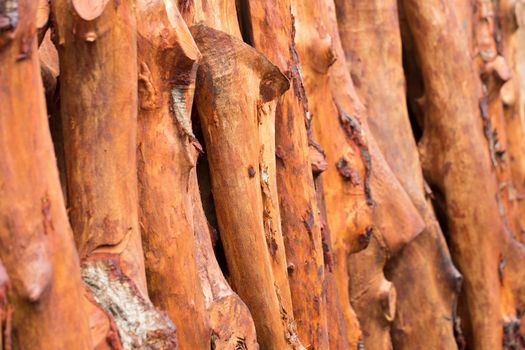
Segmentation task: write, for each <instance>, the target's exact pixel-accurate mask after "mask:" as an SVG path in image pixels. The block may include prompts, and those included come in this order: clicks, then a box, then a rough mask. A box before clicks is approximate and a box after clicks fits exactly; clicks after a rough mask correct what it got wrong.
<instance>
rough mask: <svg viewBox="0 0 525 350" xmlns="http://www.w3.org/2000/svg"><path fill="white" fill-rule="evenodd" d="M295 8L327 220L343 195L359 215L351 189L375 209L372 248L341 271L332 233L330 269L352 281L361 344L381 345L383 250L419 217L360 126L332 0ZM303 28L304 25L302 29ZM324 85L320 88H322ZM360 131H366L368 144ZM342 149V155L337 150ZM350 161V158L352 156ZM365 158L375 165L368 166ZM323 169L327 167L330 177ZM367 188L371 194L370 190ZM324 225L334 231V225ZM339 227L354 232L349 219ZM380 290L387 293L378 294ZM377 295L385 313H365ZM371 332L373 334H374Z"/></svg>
mask: <svg viewBox="0 0 525 350" xmlns="http://www.w3.org/2000/svg"><path fill="white" fill-rule="evenodd" d="M297 8H298V11H297V13H298V23H299V26H298V36H303V35H304V36H303V37H304V39H303V40H301V41H298V50H299V55H300V57H301V59H302V60H303V62H304V76H305V85H306V91H307V92H311V93H312V96H311V98H310V106H311V110H312V113H313V116H314V117H313V123H314V131H315V132H316V134H318V135H319V140H320V142H321V144H322V145H323V146H325V148H326V154H327V161H328V169H327V171H326V174H327V175H326V176H327V177H326V186H325V190H326V191H327V192H326V195H327V210H328V219H329V223H330V224H331V222H330V212H331V211H332V212H333V213H340V211H341V209H340V208H341V205H342V204H344V203H348V204H346V205H353V206H357V207H356V208H358V209H359V208H360V210H358V211H357V218H359V215H363V214H362V211H363V209H362V208H363V207H364V206H363V204H364V203H362V202H359V201H357V200H358V198H359V197H356V196H355V194H356V191H358V190H362V191H363V192H362V193H363V194H364V195H365V198H366V200H367V202H368V203H367V204H368V205H372V204H373V203H374V202H375V203H376V204H375V209H374V228H375V232H376V240H375V241H374V250H373V251H371V252H366V251H365V252H363V253H360V254H356V255H355V256H351V257H350V259H349V266H350V270H349V271H346V268H347V267H346V264H344V262H345V261H346V257H347V254H348V253H349V252H350V251H351V250H350V251H349V250H348V248H345V246H344V245H342V244H341V242H339V243H338V242H337V238H336V241H335V243H334V248H335V249H336V269H338V270H339V273H338V281H339V282H338V287H339V292H340V293H341V292H342V293H345V291H346V288H348V287H346V286H348V285H351V286H352V288H350V295H349V294H347V295H348V297H347V298H348V299H346V300H344V299H343V300H342V301H341V304H343V305H344V303H348V301H349V300H350V298H351V299H352V300H353V303H352V304H353V306H354V307H356V308H358V310H356V311H357V315H358V317H359V318H360V322H361V326H362V327H363V329H364V330H365V331H366V333H365V344H367V345H369V346H372V347H374V346H380V345H379V344H381V346H384V345H385V344H388V343H389V342H390V340H389V338H390V337H389V328H388V325H389V322H390V321H391V320H392V319H393V314H392V312H393V311H394V309H393V305H394V304H395V291H394V290H393V286H392V285H391V284H390V283H389V282H388V281H386V280H385V279H384V276H383V272H382V268H383V265H384V262H385V261H386V259H387V257H389V256H390V255H391V254H393V253H395V252H396V251H398V250H399V249H400V247H402V246H403V244H404V243H406V242H408V241H410V240H411V239H412V238H413V237H414V236H415V235H416V234H418V233H419V232H420V231H421V228H422V221H421V218H420V217H419V215H418V213H417V211H416V209H415V208H414V207H413V205H412V203H411V201H410V199H409V198H408V196H407V194H406V193H405V191H404V190H403V188H402V187H401V185H400V184H399V183H398V182H397V180H396V178H395V177H394V175H393V174H392V172H391V171H390V169H389V168H388V165H386V163H385V161H384V159H383V157H382V155H381V154H380V152H379V150H378V148H377V145H376V144H375V141H374V140H373V138H371V135H369V133H368V132H367V125H366V115H365V114H364V108H363V107H362V105H361V102H360V101H359V99H358V97H357V95H356V93H355V89H354V86H353V82H352V80H351V78H350V74H349V72H348V71H347V69H346V64H347V63H348V62H346V60H345V58H344V54H343V49H342V46H341V42H340V38H339V33H338V30H337V25H336V22H335V20H336V17H335V9H334V4H333V2H329V3H326V2H322V3H321V2H306V3H304V4H303V5H302V6H299V5H298V7H297ZM302 21H303V22H304V24H303V23H302ZM308 32H310V33H309V34H306V33H308ZM301 33H304V34H301ZM314 54H315V55H314ZM319 57H321V58H323V60H320V59H319ZM323 92H325V94H326V95H327V96H323V95H322V93H323ZM334 117H335V118H334ZM330 120H333V121H334V122H330ZM361 123H363V124H361ZM365 139H368V141H369V143H368V144H367V143H366V142H365ZM336 142H337V143H336ZM369 146H370V147H369ZM345 149H346V150H347V151H346V152H347V154H346V155H345V151H344V150H345ZM342 150H343V156H341V152H342ZM359 155H360V157H359ZM352 159H353V161H352V163H351V162H350V160H352ZM356 162H357V164H353V163H356ZM359 163H361V165H360V166H361V167H362V168H361V169H362V170H361V171H359V169H360V168H359ZM371 164H373V165H374V167H373V168H372V169H371V168H370V165H371ZM330 172H332V174H333V175H332V177H331V176H330ZM330 179H332V180H330ZM330 181H333V182H330ZM338 183H339V185H338V186H341V185H342V186H344V187H343V189H344V188H346V189H345V190H343V189H341V191H340V192H334V193H331V192H332V190H333V189H334V188H335V184H338ZM345 193H347V194H345ZM372 193H373V194H374V199H372V197H371V194H372ZM330 196H335V197H334V198H338V200H337V201H334V203H333V204H332V206H330V204H329V198H330ZM341 196H343V197H341ZM359 203H361V205H359ZM365 203H366V202H365ZM401 208H403V209H401ZM354 210H355V209H354ZM343 213H344V212H343ZM354 215H355V214H354ZM354 220H355V219H354ZM336 225H337V226H335V227H341V225H340V223H339V225H338V224H337V223H336ZM330 228H331V229H332V231H333V230H334V225H331V226H330ZM342 228H343V227H341V229H342ZM346 229H347V230H349V229H350V232H356V231H354V230H355V229H354V227H353V226H349V227H348V228H346ZM353 229H354V230H353ZM357 232H359V231H357ZM357 232H356V233H357ZM371 233H372V226H369V227H367V229H366V231H365V234H364V235H363V236H362V239H364V240H365V242H366V241H367V240H368V239H370V236H371ZM354 234H355V233H354ZM336 237H337V234H336ZM337 250H339V253H337ZM345 279H346V280H345ZM352 281H353V283H352ZM381 281H382V282H381ZM377 282H379V283H377ZM385 291H386V295H384V292H385ZM384 298H387V303H386V304H387V305H386V306H387V308H386V310H385V311H384V313H385V315H387V316H386V320H385V317H383V316H382V315H381V314H380V313H374V314H372V315H371V314H368V312H367V310H368V308H369V307H370V303H371V302H372V301H373V302H374V303H375V304H376V305H377V308H378V309H379V310H383V309H384V307H383V304H384V301H383V299H384ZM351 319H352V318H351V313H350V311H349V310H347V322H348V323H350V322H352V321H351ZM385 321H386V323H385ZM363 322H364V323H363ZM355 335H356V334H355V333H354V335H353V339H352V335H351V336H350V339H351V341H353V342H356V341H357V339H356V337H355ZM374 339H377V342H375V341H374Z"/></svg>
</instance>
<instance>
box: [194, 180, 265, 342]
mask: <svg viewBox="0 0 525 350" xmlns="http://www.w3.org/2000/svg"><path fill="white" fill-rule="evenodd" d="M190 192H191V193H192V203H193V224H194V230H195V238H196V241H197V253H196V258H197V267H198V269H199V277H200V281H201V286H202V290H203V292H204V297H205V300H206V308H207V312H208V315H209V322H210V327H211V331H212V339H211V344H212V345H211V346H212V349H217V350H220V349H238V348H239V349H248V350H252V349H253V350H256V349H258V344H257V336H256V334H255V325H254V323H253V319H252V316H251V314H250V311H249V310H248V307H247V306H246V305H245V304H244V302H243V301H242V300H241V298H239V296H238V295H237V294H235V293H234V292H233V290H232V289H231V287H230V285H229V284H228V282H227V281H226V279H225V278H224V276H223V274H222V272H221V268H220V267H219V264H218V263H217V259H216V258H215V255H214V252H213V247H212V243H211V238H210V237H211V234H210V228H209V225H208V222H207V220H206V216H205V215H204V209H203V208H202V202H201V197H200V195H199V188H198V184H197V174H196V171H195V170H192V174H191V175H190Z"/></svg>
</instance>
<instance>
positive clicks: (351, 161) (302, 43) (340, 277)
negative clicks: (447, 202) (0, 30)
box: [294, 1, 373, 349]
mask: <svg viewBox="0 0 525 350" xmlns="http://www.w3.org/2000/svg"><path fill="white" fill-rule="evenodd" d="M294 6H295V10H294V15H295V17H296V20H297V22H296V28H297V31H296V43H297V52H298V56H299V58H300V59H301V62H302V76H303V77H304V88H305V90H306V93H307V94H309V95H311V96H310V100H309V111H310V113H312V115H313V118H312V127H313V131H314V134H315V137H316V140H318V141H319V142H320V144H322V145H323V148H324V150H325V153H326V160H327V164H328V167H327V169H326V171H325V172H324V173H323V175H322V177H323V183H324V185H325V186H324V197H325V204H326V212H327V222H328V227H329V229H330V233H331V238H332V244H333V256H334V266H333V269H334V272H333V274H334V279H335V282H336V286H337V294H338V297H339V301H338V304H339V306H340V307H341V310H342V312H343V315H344V320H345V323H346V327H347V332H348V333H347V334H346V338H348V340H349V342H350V344H351V345H350V347H351V348H355V347H356V346H357V342H358V340H359V338H360V336H361V333H360V330H359V329H355V328H353V327H351V325H356V324H357V322H356V319H355V313H354V311H353V310H352V308H351V305H350V296H349V294H348V287H349V272H348V265H347V257H348V254H350V253H352V252H355V251H357V250H360V249H364V248H365V247H366V246H367V245H368V242H369V239H370V235H371V231H372V225H371V224H372V222H371V220H372V218H371V215H372V211H371V209H372V208H371V207H372V204H373V201H372V198H371V193H370V187H369V176H370V171H371V169H370V168H369V166H370V164H369V163H370V162H369V158H368V153H367V152H368V150H367V147H366V144H364V143H363V144H362V145H359V144H357V142H353V141H352V140H348V139H347V138H346V134H345V131H344V129H343V128H342V127H341V125H340V122H339V121H338V120H337V119H336V118H338V111H337V107H336V105H335V102H334V99H333V96H332V93H331V91H330V86H329V85H328V69H329V67H330V66H331V65H332V64H333V62H334V60H335V52H334V51H333V48H332V38H331V37H330V36H329V34H328V32H327V31H326V28H325V26H324V24H323V23H322V22H321V18H320V15H319V8H320V7H322V4H321V3H320V2H316V1H306V2H296V3H295V4H294ZM325 116H326V117H325ZM332 120H333V121H332ZM359 137H361V135H359ZM337 343H338V341H337V340H336V339H332V338H330V347H331V348H332V349H335V348H336V347H335V344H337Z"/></svg>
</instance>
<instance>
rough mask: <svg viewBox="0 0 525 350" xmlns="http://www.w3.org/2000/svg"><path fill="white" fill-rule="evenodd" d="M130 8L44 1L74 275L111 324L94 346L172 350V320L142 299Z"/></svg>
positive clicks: (133, 26) (102, 3) (121, 4)
mask: <svg viewBox="0 0 525 350" xmlns="http://www.w3.org/2000/svg"><path fill="white" fill-rule="evenodd" d="M133 5H134V2H133V1H121V2H115V3H114V2H111V3H109V2H108V1H96V2H92V1H72V2H69V1H55V2H54V3H53V14H54V18H55V20H56V29H57V36H56V40H57V46H58V51H59V58H60V69H61V96H60V97H61V114H62V119H63V128H64V141H65V146H64V148H65V155H66V163H67V178H68V192H69V202H70V205H71V211H70V219H71V223H72V226H73V231H74V232H75V239H76V242H77V247H78V250H79V253H80V257H81V259H82V261H83V262H82V277H83V279H84V282H85V283H86V284H87V285H88V287H89V288H90V292H91V297H92V299H93V301H94V302H95V303H96V307H98V308H100V309H101V310H104V312H105V313H106V319H105V321H104V322H105V323H107V322H109V323H110V325H109V326H107V325H106V326H104V327H106V328H109V329H110V330H109V332H108V335H107V336H106V338H112V340H108V339H104V336H101V337H102V339H97V340H94V342H95V345H97V344H99V343H103V342H104V341H105V342H106V343H108V342H113V345H112V346H118V345H115V343H122V346H123V347H124V348H129V347H148V346H154V345H155V346H167V347H174V346H175V335H174V326H173V324H172V323H171V321H170V320H169V319H167V317H165V316H164V315H161V314H159V313H158V312H157V311H156V310H155V308H154V307H153V305H152V304H151V302H150V301H149V299H148V294H147V289H146V279H145V271H144V258H143V251H142V244H141V237H140V230H139V227H138V213H137V203H138V195H137V177H136V174H137V168H136V133H137V63H136V62H137V60H136V59H137V56H136V22H135V12H134V6H133ZM124 67H126V69H123V68H124ZM79 82H80V83H79ZM101 319H104V318H103V317H102V316H100V317H99V318H97V319H96V320H95V319H94V318H92V320H94V321H95V322H96V321H97V320H101ZM95 326H96V325H93V326H92V327H93V328H94V329H95ZM100 327H102V326H100ZM115 328H117V329H115ZM117 331H118V338H119V339H118V340H117V339H115V333H116V332H117ZM102 333H103V332H102ZM111 333H113V335H111Z"/></svg>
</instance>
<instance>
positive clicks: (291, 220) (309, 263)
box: [239, 0, 328, 349]
mask: <svg viewBox="0 0 525 350" xmlns="http://www.w3.org/2000/svg"><path fill="white" fill-rule="evenodd" d="M239 6H240V12H241V13H242V16H243V19H244V20H243V21H242V23H243V29H244V30H245V32H246V35H245V40H246V39H247V40H248V41H249V42H250V43H252V45H253V46H254V47H255V48H256V49H258V50H259V51H261V52H262V53H263V54H265V55H266V56H267V57H268V58H269V59H270V60H271V61H272V62H273V63H275V64H276V65H277V66H278V67H279V69H281V71H283V72H286V73H285V74H286V75H287V77H288V79H289V80H290V82H291V85H292V86H293V89H292V90H290V91H287V92H286V93H285V94H284V96H283V98H282V99H279V100H278V101H277V104H276V106H275V109H273V110H272V111H271V113H270V114H269V115H264V116H263V119H262V120H260V124H261V126H260V128H261V130H265V129H266V130H265V134H266V135H272V136H273V135H275V137H274V138H273V139H267V140H264V139H263V138H262V137H261V141H262V143H263V144H264V150H265V151H268V152H267V155H266V157H265V158H266V160H265V163H266V164H268V165H267V166H268V168H269V173H270V174H275V157H276V156H277V173H276V175H277V182H276V181H275V178H273V179H272V178H270V179H269V182H270V194H271V199H272V202H274V203H276V205H277V197H278V198H279V199H278V200H279V206H280V209H281V225H282V235H283V236H284V247H285V251H286V261H282V262H281V261H275V263H277V264H279V265H281V264H286V262H287V264H288V276H286V275H285V276H279V278H282V279H284V280H286V281H288V280H289V283H290V290H291V297H292V304H293V316H294V319H295V321H296V324H297V330H298V334H299V339H300V340H301V342H302V343H303V344H304V345H305V346H306V347H307V348H312V349H327V348H328V331H327V323H326V322H327V314H326V301H325V298H324V295H323V292H322V290H323V280H324V263H323V247H322V239H321V225H320V224H321V220H320V216H319V209H318V207H317V201H316V193H315V186H314V180H313V175H312V165H313V164H312V165H311V163H310V161H309V157H310V155H311V154H312V153H313V154H319V155H320V157H321V163H322V162H324V155H322V150H320V146H318V145H317V144H316V143H315V142H314V141H313V140H311V137H309V136H308V133H309V132H310V131H309V130H307V128H308V129H309V127H310V114H309V112H308V105H307V97H306V94H305V91H304V87H303V81H302V77H301V75H300V72H299V70H300V67H299V59H298V57H297V52H296V49H295V42H294V40H295V39H294V36H295V28H294V23H293V21H294V20H293V17H292V14H291V9H290V1H287V0H284V1H279V2H274V1H269V0H245V1H240V2H239ZM265 153H266V152H265ZM316 169H318V170H321V169H319V167H316ZM277 190H278V195H277V193H276V192H277ZM277 209H278V208H277ZM274 260H275V259H274ZM277 271H282V269H281V268H279V267H277V266H276V267H274V274H275V275H277V273H276V272H277ZM281 289H282V288H281ZM283 301H284V300H283ZM290 306H291V305H290Z"/></svg>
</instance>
